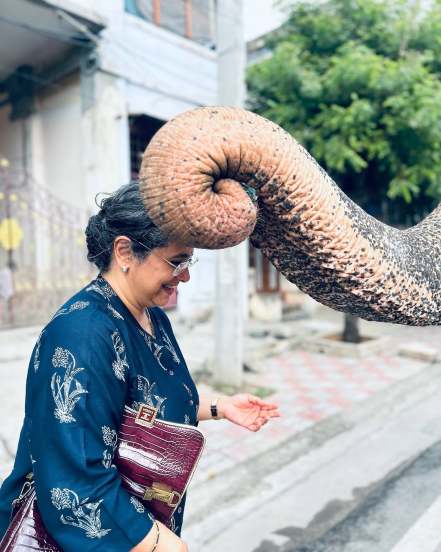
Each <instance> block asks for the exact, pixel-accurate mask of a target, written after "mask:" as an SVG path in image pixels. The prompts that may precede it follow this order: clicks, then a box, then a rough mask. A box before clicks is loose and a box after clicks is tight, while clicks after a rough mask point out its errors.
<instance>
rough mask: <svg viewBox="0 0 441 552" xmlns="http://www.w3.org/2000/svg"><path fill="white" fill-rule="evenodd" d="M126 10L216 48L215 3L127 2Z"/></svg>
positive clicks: (207, 0)
mask: <svg viewBox="0 0 441 552" xmlns="http://www.w3.org/2000/svg"><path fill="white" fill-rule="evenodd" d="M125 8H126V11H127V12H129V13H131V14H132V15H136V16H137V17H141V18H142V19H145V20H146V21H150V22H151V23H154V24H155V25H158V26H159V27H163V28H164V29H168V30H169V31H172V32H174V33H176V34H179V35H181V36H185V37H186V38H189V39H191V40H194V41H195V42H198V43H199V44H202V45H204V46H207V47H209V48H212V49H213V48H214V45H215V44H214V36H215V33H214V29H215V0H125Z"/></svg>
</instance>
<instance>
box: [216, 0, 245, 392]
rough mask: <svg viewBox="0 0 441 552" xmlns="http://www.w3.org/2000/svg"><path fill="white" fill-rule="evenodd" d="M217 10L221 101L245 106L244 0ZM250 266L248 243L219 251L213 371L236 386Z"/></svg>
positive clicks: (223, 0)
mask: <svg viewBox="0 0 441 552" xmlns="http://www.w3.org/2000/svg"><path fill="white" fill-rule="evenodd" d="M217 10H218V12H217V48H218V86H219V88H218V103H219V104H220V105H230V106H242V105H243V102H244V98H245V82H244V75H245V63H246V45H245V42H244V37H243V6H242V0H219V1H218V4H217ZM247 269H248V245H247V243H243V244H240V245H239V246H236V247H234V248H230V249H225V250H222V251H218V253H217V263H216V303H215V317H214V318H215V358H214V366H213V370H214V378H215V380H216V381H217V382H219V383H224V384H228V385H233V386H239V385H240V384H241V383H242V375H243V358H244V313H245V312H246V311H247V308H246V301H247V285H248V276H247Z"/></svg>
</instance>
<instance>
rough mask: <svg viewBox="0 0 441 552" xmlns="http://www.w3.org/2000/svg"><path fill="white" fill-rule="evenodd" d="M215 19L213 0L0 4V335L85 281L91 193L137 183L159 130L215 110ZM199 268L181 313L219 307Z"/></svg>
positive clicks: (207, 270)
mask: <svg viewBox="0 0 441 552" xmlns="http://www.w3.org/2000/svg"><path fill="white" fill-rule="evenodd" d="M90 6H92V8H91V7H90ZM215 18H216V2H215V0H179V1H176V2H175V1H173V2H171V1H169V0H112V1H111V2H109V1H108V0H96V1H95V2H94V3H93V4H91V3H90V2H88V1H87V0H0V328H1V327H7V326H11V325H19V324H31V323H33V322H35V323H40V322H41V321H43V320H44V319H46V318H47V316H48V315H49V314H50V313H51V312H53V311H54V310H55V309H56V307H57V306H58V305H59V304H60V302H61V301H62V300H63V299H64V298H66V297H68V296H69V294H70V293H72V292H73V291H75V290H76V289H78V288H79V287H81V285H83V284H84V283H86V282H87V281H88V279H89V278H90V277H91V276H92V275H93V268H92V267H91V266H90V265H89V264H88V263H87V262H86V261H85V243H84V227H85V224H86V221H87V218H88V217H89V216H90V214H91V213H92V212H93V211H94V210H95V209H96V205H95V196H96V194H98V193H100V192H109V191H112V190H114V189H116V188H117V187H118V186H120V185H121V184H124V183H126V182H128V181H129V180H130V179H132V178H134V177H136V175H137V172H138V168H139V162H140V156H141V154H142V152H143V151H144V149H145V147H146V145H147V143H148V141H149V140H150V138H151V137H152V136H153V134H154V133H155V132H156V130H157V129H158V128H159V127H160V126H161V125H162V124H163V123H164V122H165V121H167V120H168V119H169V118H171V117H173V116H175V115H177V114H178V113H180V112H182V111H185V110H187V109H191V108H194V107H197V106H200V105H212V104H215V103H216V100H217V86H218V83H217V54H216V38H215ZM200 256H201V257H202V259H201V262H200V263H199V266H198V267H197V268H195V270H194V273H193V281H192V282H191V283H190V284H188V287H187V286H186V290H185V289H184V288H183V291H182V297H180V298H179V308H181V309H182V310H183V311H184V312H185V313H187V314H189V315H191V314H192V310H193V311H194V310H195V309H196V310H197V309H198V308H200V306H201V305H203V304H205V303H206V302H207V300H208V298H211V300H212V297H213V286H214V283H213V278H212V277H210V274H212V270H213V262H214V257H213V254H212V253H210V252H201V254H200ZM196 290H197V291H196ZM195 298H196V301H195Z"/></svg>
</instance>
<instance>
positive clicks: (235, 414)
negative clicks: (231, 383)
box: [217, 393, 280, 431]
mask: <svg viewBox="0 0 441 552" xmlns="http://www.w3.org/2000/svg"><path fill="white" fill-rule="evenodd" d="M217 407H218V412H219V417H220V418H225V419H226V420H229V421H230V422H233V423H234V424H237V425H240V426H242V427H245V428H246V429H249V430H250V431H259V429H260V428H261V427H262V426H263V425H265V424H266V423H267V421H268V420H269V419H270V418H279V417H280V412H279V409H278V406H277V405H276V404H273V403H269V402H266V401H264V400H263V399H260V398H259V397H256V396H254V395H249V394H248V393H239V394H238V395H233V396H231V397H220V398H219V400H218V403H217Z"/></svg>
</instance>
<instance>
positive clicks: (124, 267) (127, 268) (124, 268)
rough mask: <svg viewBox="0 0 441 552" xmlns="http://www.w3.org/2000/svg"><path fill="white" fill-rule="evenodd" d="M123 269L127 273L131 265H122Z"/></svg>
mask: <svg viewBox="0 0 441 552" xmlns="http://www.w3.org/2000/svg"><path fill="white" fill-rule="evenodd" d="M121 270H122V271H123V272H124V274H127V272H128V271H129V267H128V266H122V267H121Z"/></svg>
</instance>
